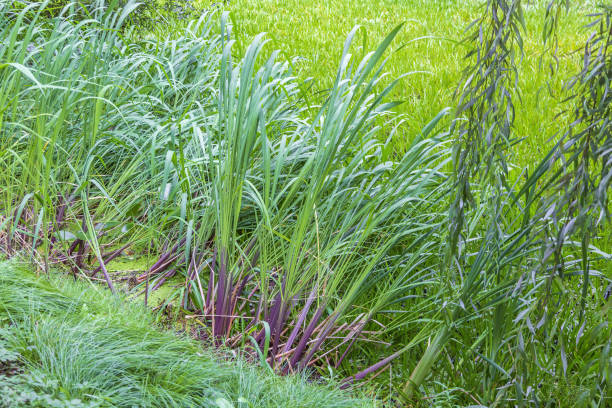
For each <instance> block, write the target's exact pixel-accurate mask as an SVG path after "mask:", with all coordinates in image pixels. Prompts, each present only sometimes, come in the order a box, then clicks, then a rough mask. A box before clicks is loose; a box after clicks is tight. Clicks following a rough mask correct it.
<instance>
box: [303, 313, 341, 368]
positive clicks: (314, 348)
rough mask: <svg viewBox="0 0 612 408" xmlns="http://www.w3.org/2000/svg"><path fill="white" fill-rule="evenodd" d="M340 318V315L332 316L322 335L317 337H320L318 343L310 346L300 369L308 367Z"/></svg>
mask: <svg viewBox="0 0 612 408" xmlns="http://www.w3.org/2000/svg"><path fill="white" fill-rule="evenodd" d="M339 316H340V315H339V314H338V313H336V314H335V315H334V316H332V318H331V319H330V320H329V322H328V323H327V325H326V326H325V328H324V329H323V331H322V332H321V334H319V335H318V336H317V337H318V339H317V341H316V342H315V343H314V344H313V345H312V346H310V348H309V349H308V354H306V357H305V358H304V359H302V361H301V362H300V369H303V368H304V367H306V365H307V364H308V362H309V361H310V359H311V358H312V356H313V355H314V353H316V352H317V350H319V348H320V347H321V344H323V342H324V341H325V340H326V339H327V336H328V335H329V332H330V331H331V330H332V329H333V328H334V323H336V320H338V317H339Z"/></svg>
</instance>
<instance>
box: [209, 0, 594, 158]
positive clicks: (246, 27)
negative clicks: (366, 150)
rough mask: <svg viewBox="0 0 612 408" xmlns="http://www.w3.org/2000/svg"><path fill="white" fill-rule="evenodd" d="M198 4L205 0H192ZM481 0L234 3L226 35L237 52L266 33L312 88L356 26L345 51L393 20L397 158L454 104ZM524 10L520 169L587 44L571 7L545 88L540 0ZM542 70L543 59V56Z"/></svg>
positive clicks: (551, 122)
mask: <svg viewBox="0 0 612 408" xmlns="http://www.w3.org/2000/svg"><path fill="white" fill-rule="evenodd" d="M201 3H202V4H207V3H208V0H201ZM482 3H484V2H481V1H454V0H433V1H432V0H310V1H307V2H304V1H300V0H257V1H255V0H234V1H231V2H229V4H228V6H227V8H228V9H229V10H230V13H231V14H230V15H231V17H232V21H233V22H234V35H235V37H236V39H237V42H238V45H239V47H240V48H242V49H244V48H245V47H246V46H247V45H248V44H249V42H250V39H251V38H252V37H253V36H254V35H256V34H258V33H260V32H267V33H268V38H269V39H270V42H271V44H269V46H268V50H269V51H270V50H273V49H280V50H282V52H283V53H284V55H285V56H286V58H292V57H294V56H299V57H302V59H301V60H300V61H298V62H297V63H296V64H295V65H294V66H295V69H296V73H297V75H298V76H299V77H300V78H301V79H306V78H310V77H312V78H316V82H315V86H314V88H315V89H316V90H324V89H327V88H329V87H330V85H331V83H332V80H333V76H334V74H335V72H336V67H337V64H338V61H339V58H340V54H341V52H342V44H343V42H344V39H345V38H346V35H347V34H348V32H349V31H350V30H351V29H352V28H353V27H354V26H355V25H361V26H362V27H363V31H361V32H360V33H359V34H358V36H357V37H356V40H355V43H354V46H353V53H354V54H356V55H359V56H361V55H362V54H363V53H364V50H366V51H370V50H372V49H373V48H374V47H375V46H376V45H377V44H378V43H379V42H380V41H381V40H382V39H383V38H384V36H385V35H386V34H388V32H389V31H390V30H391V29H392V28H393V27H395V26H396V25H398V24H400V23H405V25H404V28H403V29H402V31H401V33H400V34H399V36H398V38H397V39H396V40H395V43H394V44H395V45H394V49H395V50H396V52H394V53H393V55H391V56H390V58H389V61H388V64H387V67H386V70H387V71H388V72H389V74H390V75H389V77H390V78H397V77H399V76H400V75H403V74H406V73H408V74H409V75H408V76H406V77H405V78H404V79H402V81H401V82H400V83H399V84H398V86H397V87H396V88H395V90H394V94H393V95H392V97H393V98H395V99H399V100H403V101H405V103H404V104H403V105H401V107H400V108H399V111H400V112H401V113H404V114H406V116H407V118H408V120H407V122H406V125H405V126H404V127H403V128H402V131H401V132H399V133H398V136H397V137H396V139H395V141H394V149H395V151H397V152H403V150H404V149H405V147H406V146H407V141H408V140H410V139H411V138H412V137H413V135H415V134H416V133H417V132H418V131H419V130H420V129H422V128H423V126H424V125H425V124H427V123H428V122H429V121H430V120H431V119H432V118H433V117H434V116H435V115H436V114H437V113H438V112H439V111H440V110H442V109H443V108H445V107H449V106H453V105H454V102H455V101H454V99H453V94H454V91H455V89H456V87H457V85H459V84H460V82H461V71H462V70H463V69H464V68H465V67H466V65H467V61H466V60H465V59H464V55H465V52H466V48H465V46H464V45H462V44H460V41H461V39H462V38H463V37H464V30H465V29H466V27H467V26H468V24H469V23H470V22H471V21H472V20H473V19H475V18H476V17H478V16H479V15H480V13H481V6H480V5H482ZM536 3H539V4H538V5H535V6H528V7H527V8H526V9H527V11H526V15H525V17H526V28H527V30H526V34H525V37H526V38H525V45H524V51H525V55H524V60H523V61H522V63H520V65H519V66H520V72H519V75H520V80H519V93H520V96H521V99H522V102H518V100H517V119H516V134H515V135H516V136H518V137H525V138H526V140H525V142H524V143H522V144H521V145H520V146H519V147H518V149H517V151H516V156H515V157H514V158H513V159H512V161H513V162H514V163H516V164H517V165H518V166H519V167H521V168H522V167H523V166H529V165H534V166H535V163H536V162H537V159H539V158H541V156H542V155H543V154H544V153H545V152H546V151H547V150H548V149H547V148H548V147H550V144H549V143H548V142H547V141H548V139H549V138H550V137H551V136H552V135H554V134H555V133H556V132H558V131H559V130H560V125H562V124H564V123H566V121H567V118H566V117H565V116H563V117H562V118H561V119H556V118H555V116H556V115H557V114H559V113H560V112H562V111H563V110H564V109H567V108H568V106H567V105H564V104H563V103H561V100H562V99H563V98H564V94H563V92H562V86H563V83H564V81H565V80H566V79H567V78H569V77H570V76H571V75H573V74H574V73H576V72H577V70H578V69H579V67H580V65H579V58H578V55H576V54H573V55H571V52H573V51H574V50H576V49H578V48H579V46H580V44H581V43H583V41H584V39H585V38H586V35H587V33H586V31H585V30H583V29H582V28H581V27H582V26H583V24H585V23H586V21H587V18H586V17H585V15H586V14H587V13H588V11H589V10H591V9H590V8H589V7H588V6H581V7H580V8H573V9H571V10H570V12H569V14H567V15H566V16H565V18H564V19H563V22H562V25H561V27H562V29H561V33H560V41H559V56H560V59H559V69H558V73H557V75H556V76H555V77H554V78H553V79H552V81H551V83H550V85H551V90H552V91H553V92H552V94H550V93H549V92H548V91H547V81H548V80H549V73H548V72H547V70H546V69H545V67H544V68H542V69H540V56H541V54H542V51H543V50H544V46H543V44H542V40H541V32H542V23H543V20H544V14H545V8H544V4H545V3H546V2H536ZM545 62H546V65H547V64H548V62H549V60H545Z"/></svg>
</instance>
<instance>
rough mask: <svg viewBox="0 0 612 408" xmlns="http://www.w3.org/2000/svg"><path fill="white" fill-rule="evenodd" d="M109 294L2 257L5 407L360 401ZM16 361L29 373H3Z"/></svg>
mask: <svg viewBox="0 0 612 408" xmlns="http://www.w3.org/2000/svg"><path fill="white" fill-rule="evenodd" d="M154 325H155V321H154V319H153V317H152V315H151V314H150V313H149V312H147V311H146V310H144V308H142V307H141V306H139V305H137V304H132V303H128V302H126V301H125V299H122V298H119V297H113V296H112V295H110V294H109V293H108V292H107V291H105V290H101V289H99V288H98V287H95V286H86V285H85V284H83V283H75V282H71V281H69V280H68V279H66V278H52V279H50V280H49V279H45V278H44V277H41V278H36V277H35V276H33V275H32V274H31V273H29V272H27V271H26V270H25V269H23V268H21V267H18V266H16V264H15V263H6V262H5V263H2V262H0V407H2V408H5V407H7V408H8V407H122V406H125V407H136V406H138V407H162V406H163V407H203V406H206V407H219V408H229V407H236V408H240V407H242V408H246V407H355V406H364V407H365V406H372V405H373V403H372V402H368V401H364V400H357V399H353V398H351V397H350V396H348V395H347V394H345V393H343V392H340V391H338V390H334V389H332V388H331V387H323V386H317V385H314V384H308V383H307V382H306V381H305V380H304V379H303V378H301V377H297V376H293V377H291V376H290V377H278V376H276V375H274V374H272V373H270V372H266V371H264V370H263V369H260V368H257V367H255V366H252V365H250V364H247V363H244V362H242V361H240V360H235V359H232V360H231V361H227V360H225V359H222V358H221V356H220V355H218V354H213V353H211V352H210V351H204V350H203V349H202V348H201V347H200V346H199V345H198V344H197V343H196V342H194V341H191V340H189V339H188V338H185V337H177V336H176V335H174V334H172V333H169V332H164V331H161V330H159V329H155V327H154ZM9 364H12V365H14V366H20V367H22V370H23V371H24V372H23V373H22V374H21V375H18V376H10V377H6V376H3V375H2V373H3V370H2V368H3V367H6V366H7V365H9Z"/></svg>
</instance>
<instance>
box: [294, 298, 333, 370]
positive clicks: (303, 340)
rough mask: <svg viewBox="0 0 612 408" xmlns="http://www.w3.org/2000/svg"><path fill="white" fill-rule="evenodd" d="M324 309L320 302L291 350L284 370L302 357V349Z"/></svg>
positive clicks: (295, 363) (304, 347)
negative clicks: (295, 345) (291, 352)
mask: <svg viewBox="0 0 612 408" xmlns="http://www.w3.org/2000/svg"><path fill="white" fill-rule="evenodd" d="M324 310H325V304H321V306H319V308H318V309H317V311H316V312H315V314H314V316H313V317H312V319H311V320H310V323H309V324H308V326H307V327H306V330H304V333H303V334H302V338H301V339H300V341H299V342H298V345H297V347H296V348H295V351H294V352H293V355H292V356H291V359H290V360H289V366H287V367H286V368H285V370H286V371H288V370H289V368H291V367H295V366H296V365H297V363H298V362H299V361H300V359H301V358H302V354H303V353H304V350H305V349H306V346H307V345H308V340H310V336H312V333H313V332H314V329H315V328H316V326H317V324H318V323H319V319H321V315H322V314H323V311H324Z"/></svg>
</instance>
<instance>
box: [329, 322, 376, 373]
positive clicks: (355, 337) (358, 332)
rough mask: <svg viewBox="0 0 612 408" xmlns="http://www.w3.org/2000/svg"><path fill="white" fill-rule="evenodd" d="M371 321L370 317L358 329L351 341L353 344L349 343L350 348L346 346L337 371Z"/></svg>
mask: <svg viewBox="0 0 612 408" xmlns="http://www.w3.org/2000/svg"><path fill="white" fill-rule="evenodd" d="M369 321H370V317H368V318H367V319H366V320H365V321H364V322H363V323H362V324H361V325H360V326H359V329H357V332H356V333H355V335H354V336H353V338H352V339H351V342H350V343H349V345H348V346H346V349H344V353H342V355H341V356H340V358H339V359H338V361H337V362H336V366H335V367H336V369H337V368H338V367H340V364H342V360H344V358H345V357H346V355H347V354H348V352H349V350H350V349H351V347H353V344H355V341H356V340H357V338H358V337H359V335H360V334H361V332H362V331H363V328H364V327H365V325H366V324H367V323H368V322H369Z"/></svg>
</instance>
